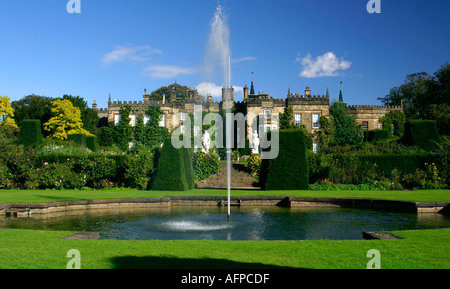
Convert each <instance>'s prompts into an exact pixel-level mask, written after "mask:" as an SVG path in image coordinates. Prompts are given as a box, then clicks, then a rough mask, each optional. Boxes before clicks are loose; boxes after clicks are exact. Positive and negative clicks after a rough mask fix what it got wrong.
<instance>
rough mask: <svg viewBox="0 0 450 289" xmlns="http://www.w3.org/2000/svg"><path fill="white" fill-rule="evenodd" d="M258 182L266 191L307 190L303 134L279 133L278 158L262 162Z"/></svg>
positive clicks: (307, 170) (296, 130)
mask: <svg viewBox="0 0 450 289" xmlns="http://www.w3.org/2000/svg"><path fill="white" fill-rule="evenodd" d="M268 138H270V132H269V134H268ZM260 182H261V185H262V186H263V188H264V189H266V190H307V189H308V182H309V167H308V161H307V159H306V145H305V134H304V132H303V131H302V130H300V129H286V130H280V131H279V154H278V157H277V158H275V159H271V160H263V161H262V164H261V173H260Z"/></svg>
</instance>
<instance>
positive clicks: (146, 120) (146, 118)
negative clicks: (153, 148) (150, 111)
mask: <svg viewBox="0 0 450 289" xmlns="http://www.w3.org/2000/svg"><path fill="white" fill-rule="evenodd" d="M149 121H150V116H149V115H144V125H146V124H147V123H148V122H149Z"/></svg>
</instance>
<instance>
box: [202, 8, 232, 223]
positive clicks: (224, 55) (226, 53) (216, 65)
mask: <svg viewBox="0 0 450 289" xmlns="http://www.w3.org/2000/svg"><path fill="white" fill-rule="evenodd" d="M217 69H219V71H220V70H221V74H222V80H223V85H224V88H225V99H223V102H222V104H223V105H225V112H226V116H227V119H228V117H229V116H230V115H231V51H230V31H229V29H228V26H227V24H226V16H225V14H224V11H223V7H222V5H221V4H219V5H218V6H217V9H216V12H215V13H214V17H213V19H212V21H211V27H210V33H209V37H208V46H207V48H206V56H205V71H206V72H207V73H208V74H210V75H212V74H213V73H214V72H215V70H217ZM230 124H232V123H228V124H227V125H226V134H225V135H226V148H227V149H226V156H227V187H228V189H227V191H228V221H230V198H231V197H230V195H231V192H230V191H231V189H230V188H231V180H230V177H231V147H232V142H231V139H230V138H231V135H232V134H231V129H232V125H230Z"/></svg>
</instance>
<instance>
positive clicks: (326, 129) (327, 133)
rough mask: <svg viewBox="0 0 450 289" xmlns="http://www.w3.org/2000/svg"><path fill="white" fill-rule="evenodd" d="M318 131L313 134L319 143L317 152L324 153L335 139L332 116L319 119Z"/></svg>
mask: <svg viewBox="0 0 450 289" xmlns="http://www.w3.org/2000/svg"><path fill="white" fill-rule="evenodd" d="M319 122H320V129H319V130H316V131H315V132H314V137H315V138H316V140H317V141H318V142H319V146H320V147H319V152H326V151H327V150H328V148H329V147H330V146H331V144H333V143H334V138H335V137H336V127H335V126H334V118H333V117H332V116H330V117H326V116H321V117H320V119H319Z"/></svg>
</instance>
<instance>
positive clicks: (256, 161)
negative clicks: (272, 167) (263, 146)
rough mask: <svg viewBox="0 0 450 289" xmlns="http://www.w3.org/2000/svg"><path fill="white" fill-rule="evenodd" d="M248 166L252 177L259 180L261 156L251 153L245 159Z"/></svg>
mask: <svg viewBox="0 0 450 289" xmlns="http://www.w3.org/2000/svg"><path fill="white" fill-rule="evenodd" d="M247 165H248V168H249V169H250V174H251V175H252V177H254V178H256V179H258V180H259V173H260V171H261V158H260V156H259V155H251V156H250V157H249V158H248V160H247Z"/></svg>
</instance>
